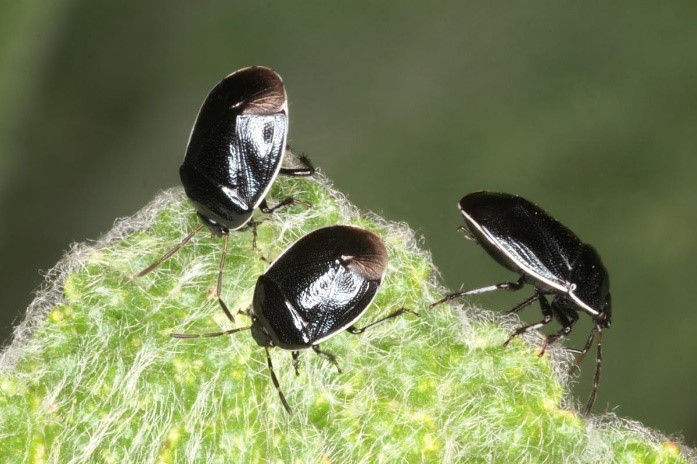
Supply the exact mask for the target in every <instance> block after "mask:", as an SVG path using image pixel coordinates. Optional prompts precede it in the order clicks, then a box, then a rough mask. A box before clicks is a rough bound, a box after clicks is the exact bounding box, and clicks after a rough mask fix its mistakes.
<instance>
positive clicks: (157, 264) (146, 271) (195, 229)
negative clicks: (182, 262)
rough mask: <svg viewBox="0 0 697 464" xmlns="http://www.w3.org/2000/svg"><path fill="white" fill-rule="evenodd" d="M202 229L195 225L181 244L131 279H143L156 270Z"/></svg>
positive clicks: (201, 225)
mask: <svg viewBox="0 0 697 464" xmlns="http://www.w3.org/2000/svg"><path fill="white" fill-rule="evenodd" d="M202 227H203V224H199V225H197V226H196V227H194V230H192V231H191V233H190V234H189V235H187V236H186V237H184V238H183V239H182V241H181V242H179V243H178V244H176V245H175V246H173V247H172V248H170V249H169V250H168V251H167V253H165V254H164V255H162V257H160V259H158V260H157V261H155V262H154V263H152V264H151V265H150V266H148V267H146V268H145V269H143V270H142V271H140V272H139V273H138V274H136V275H134V276H131V279H137V278H139V277H143V276H144V275H146V274H148V273H150V272H152V271H153V270H155V269H157V267H158V266H159V265H160V264H162V263H164V262H165V261H167V260H168V259H169V258H171V257H172V255H174V254H175V253H176V252H177V251H179V249H180V248H181V247H183V246H184V245H186V244H187V243H188V242H189V240H191V239H192V238H194V235H196V233H197V232H198V231H199V230H201V228H202Z"/></svg>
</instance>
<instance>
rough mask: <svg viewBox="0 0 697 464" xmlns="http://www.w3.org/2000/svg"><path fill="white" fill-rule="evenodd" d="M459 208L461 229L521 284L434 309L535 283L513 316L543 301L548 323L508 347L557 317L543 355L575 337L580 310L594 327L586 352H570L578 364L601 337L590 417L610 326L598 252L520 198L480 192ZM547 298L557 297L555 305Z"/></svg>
mask: <svg viewBox="0 0 697 464" xmlns="http://www.w3.org/2000/svg"><path fill="white" fill-rule="evenodd" d="M458 206H459V208H460V211H461V212H462V215H463V216H464V218H465V226H464V227H461V228H460V230H463V231H464V232H465V234H466V235H467V238H469V239H471V240H474V241H476V242H477V243H478V244H479V245H481V246H482V247H483V248H484V250H486V252H487V253H488V254H489V255H490V256H491V257H492V258H494V259H495V260H496V261H497V262H498V263H499V264H501V265H502V266H504V267H506V268H508V269H510V270H511V271H513V272H516V273H518V274H520V279H518V281H517V282H503V283H499V284H494V285H490V286H487V287H482V288H478V289H474V290H467V291H460V292H455V293H452V294H449V295H447V296H445V297H444V298H442V299H441V300H439V301H437V302H435V303H433V304H432V305H431V307H434V306H436V305H438V304H440V303H443V302H445V301H448V300H452V299H454V298H458V297H460V296H465V295H474V294H478V293H484V292H490V291H493V290H499V289H506V290H519V289H521V288H522V287H523V285H525V284H526V283H527V284H530V285H532V286H533V287H535V293H534V295H532V296H531V297H530V298H528V299H526V300H525V301H523V302H522V303H520V304H518V305H516V306H515V307H513V308H512V309H511V310H510V311H508V312H509V313H513V312H518V311H520V310H521V309H523V308H525V307H526V306H528V305H530V304H532V303H533V302H534V301H536V300H538V301H539V303H540V308H541V309H542V314H543V315H544V318H543V319H542V320H541V321H539V322H537V323H534V324H529V325H525V326H522V327H520V328H518V329H517V330H516V331H515V332H513V334H512V335H511V336H510V337H509V338H508V339H507V340H506V341H505V342H504V345H507V344H508V342H510V341H511V340H512V339H513V338H514V337H516V336H517V335H520V334H522V333H524V332H526V331H528V330H534V329H539V328H540V327H542V326H544V325H546V324H547V323H549V322H550V321H551V320H552V318H553V317H554V318H556V319H557V320H558V321H559V323H560V324H561V326H562V328H561V330H559V331H558V332H557V333H555V334H553V335H549V336H547V337H546V340H545V344H544V346H543V348H542V350H541V351H540V356H541V355H542V354H543V353H544V351H545V349H546V347H547V345H548V344H549V343H552V342H553V341H555V340H558V339H561V338H563V337H564V336H566V335H568V334H569V333H570V332H571V329H572V327H573V325H574V324H575V323H576V321H577V320H578V311H583V312H585V313H587V314H588V315H590V316H591V317H592V318H593V328H592V329H591V333H590V335H589V336H588V339H587V340H586V344H585V346H584V348H583V349H582V350H571V351H574V352H576V353H578V357H577V363H580V362H581V361H582V360H583V358H584V357H585V355H586V353H587V352H588V350H589V349H590V347H591V344H592V343H593V339H594V337H595V335H596V333H597V335H598V345H597V356H596V369H595V377H594V381H593V391H592V393H591V395H590V398H589V399H588V403H587V404H586V408H585V410H584V413H585V414H587V413H588V412H590V409H591V407H592V406H593V402H594V401H595V397H596V395H597V391H598V383H599V381H600V362H601V343H602V330H603V329H605V328H608V327H610V319H611V299H610V278H609V276H608V273H607V270H606V269H605V266H604V265H603V263H602V261H601V260H600V256H599V255H598V253H597V251H595V249H594V248H593V247H592V246H590V245H588V244H585V243H583V242H582V241H581V240H580V239H579V238H578V237H577V236H576V235H575V234H574V233H573V232H572V231H571V230H569V229H568V228H566V227H565V226H563V225H562V224H560V223H559V222H557V221H556V220H555V219H553V218H552V217H551V216H550V215H549V214H547V213H546V212H544V211H543V210H542V209H541V208H539V207H538V206H536V205H534V204H533V203H531V202H530V201H528V200H526V199H524V198H521V197H519V196H516V195H510V194H507V193H491V192H476V193H471V194H469V195H467V196H465V197H464V198H462V200H460V203H459V205H458ZM546 295H551V296H553V297H554V298H553V300H552V302H551V304H550V303H549V302H548V301H547V299H546V297H545V296H546Z"/></svg>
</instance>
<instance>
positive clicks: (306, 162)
mask: <svg viewBox="0 0 697 464" xmlns="http://www.w3.org/2000/svg"><path fill="white" fill-rule="evenodd" d="M286 153H287V154H290V155H292V156H296V157H297V158H298V160H299V161H300V162H301V163H302V165H303V167H302V168H283V167H282V168H281V170H280V173H281V174H283V175H284V176H293V177H307V176H311V175H313V174H314V173H315V167H314V166H313V165H312V162H311V161H310V159H309V158H308V157H307V156H305V155H294V154H293V152H292V151H290V146H286Z"/></svg>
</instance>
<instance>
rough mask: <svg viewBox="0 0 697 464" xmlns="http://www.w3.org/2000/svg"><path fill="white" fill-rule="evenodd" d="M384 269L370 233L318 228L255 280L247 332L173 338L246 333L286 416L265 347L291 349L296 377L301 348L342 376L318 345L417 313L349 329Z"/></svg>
mask: <svg viewBox="0 0 697 464" xmlns="http://www.w3.org/2000/svg"><path fill="white" fill-rule="evenodd" d="M386 270H387V250H386V249H385V245H384V244H383V243H382V240H381V239H380V237H378V236H377V235H375V234H373V233H372V232H369V231H367V230H364V229H359V228H357V227H352V226H345V225H336V226H330V227H324V228H321V229H317V230H315V231H313V232H310V233H309V234H307V235H305V236H304V237H302V238H300V239H299V240H298V241H296V242H295V243H294V244H292V245H291V246H290V247H288V248H287V249H286V250H285V251H284V252H283V253H281V255H280V256H278V258H276V259H275V260H274V261H273V262H272V263H271V264H270V265H269V268H268V269H267V270H266V272H265V273H264V274H263V275H261V276H260V277H259V279H258V280H257V283H256V287H255V289H254V298H253V300H252V307H251V308H250V309H249V310H248V311H247V313H246V314H247V315H248V316H250V317H251V319H252V325H251V326H250V327H243V328H237V329H230V330H226V331H222V332H212V333H206V334H172V336H173V337H175V338H198V337H217V336H220V335H226V334H233V333H235V332H239V331H241V330H247V329H251V332H252V337H254V340H255V341H256V342H257V344H258V345H259V346H262V347H264V349H265V351H266V359H267V364H268V368H269V372H270V374H271V380H272V381H273V384H274V386H275V387H276V389H277V390H278V394H279V396H280V398H281V402H282V403H283V406H284V408H285V409H286V411H288V413H290V412H291V410H290V407H289V406H288V402H287V401H286V399H285V396H284V395H283V393H282V392H281V388H280V386H279V383H278V379H277V378H276V374H275V373H274V371H273V365H272V363H271V356H270V355H269V347H278V348H282V349H284V350H290V351H291V352H292V356H293V367H294V368H295V372H296V374H297V373H298V355H299V350H302V349H306V348H312V350H313V351H314V352H315V353H316V354H317V355H319V356H321V357H322V358H324V359H326V360H328V361H329V362H331V363H332V364H334V366H336V368H337V370H338V371H339V373H341V369H340V368H339V364H338V363H337V361H336V358H335V357H334V355H332V354H331V353H327V352H326V351H322V350H320V348H319V344H320V343H321V342H323V341H325V340H327V339H328V338H331V337H333V336H334V335H336V334H338V333H340V332H341V331H343V330H346V331H348V332H349V333H352V334H359V333H362V332H364V331H365V330H366V329H367V328H369V327H372V326H374V325H376V324H379V323H381V322H383V321H386V320H387V319H391V318H393V317H397V316H399V315H400V314H404V313H407V312H409V313H412V314H417V313H415V312H414V311H412V310H409V309H407V308H400V309H398V310H396V311H394V312H392V313H390V314H389V315H387V316H385V317H383V318H382V319H379V320H377V321H375V322H372V323H370V324H368V325H366V326H365V327H361V328H358V327H356V326H354V323H355V322H356V321H357V320H358V319H359V318H360V317H361V316H362V315H363V313H364V312H365V310H366V309H367V308H368V306H369V305H370V303H371V302H372V301H373V299H374V298H375V295H376V293H377V291H378V288H379V287H380V284H381V282H382V279H383V277H384V276H385V271H386ZM243 314H244V313H243ZM417 315H418V314H417ZM233 322H234V321H233Z"/></svg>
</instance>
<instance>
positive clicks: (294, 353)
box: [290, 351, 300, 375]
mask: <svg viewBox="0 0 697 464" xmlns="http://www.w3.org/2000/svg"><path fill="white" fill-rule="evenodd" d="M290 354H291V356H293V369H295V375H300V370H299V369H298V357H299V356H300V351H291V352H290Z"/></svg>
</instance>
